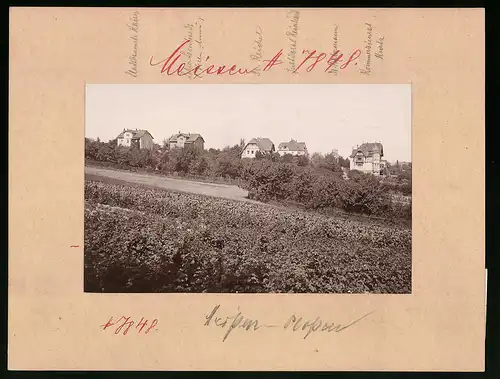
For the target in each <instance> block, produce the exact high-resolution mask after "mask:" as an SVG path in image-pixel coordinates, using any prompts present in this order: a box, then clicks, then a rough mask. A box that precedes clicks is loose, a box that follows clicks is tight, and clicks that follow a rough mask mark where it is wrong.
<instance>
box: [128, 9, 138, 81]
mask: <svg viewBox="0 0 500 379" xmlns="http://www.w3.org/2000/svg"><path fill="white" fill-rule="evenodd" d="M129 20H130V21H131V23H130V24H127V28H128V30H129V31H130V32H132V35H131V36H130V39H131V40H132V41H133V49H132V54H131V55H129V57H128V64H129V66H130V68H129V69H128V70H127V71H125V73H126V74H127V75H130V76H132V77H134V78H137V75H138V74H139V70H138V69H137V42H138V41H137V39H138V35H139V12H138V11H135V12H134V13H133V15H132V16H131V17H130V18H129Z"/></svg>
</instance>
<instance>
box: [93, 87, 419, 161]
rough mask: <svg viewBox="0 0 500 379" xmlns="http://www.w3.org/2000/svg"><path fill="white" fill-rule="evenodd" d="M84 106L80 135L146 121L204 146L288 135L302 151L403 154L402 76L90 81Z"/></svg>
mask: <svg viewBox="0 0 500 379" xmlns="http://www.w3.org/2000/svg"><path fill="white" fill-rule="evenodd" d="M85 108H86V109H85V113H86V114H85V122H86V125H85V136H86V137H90V138H97V137H99V138H100V139H101V140H102V141H105V142H106V141H108V140H110V139H113V138H116V136H117V135H118V134H119V133H120V132H121V131H122V130H123V129H124V128H125V129H146V130H148V131H149V132H150V133H151V134H152V135H153V138H154V140H155V142H157V143H159V144H161V143H162V141H163V140H164V139H165V138H168V137H170V136H171V135H172V134H174V133H177V132H179V131H181V132H186V133H200V134H201V135H202V136H203V138H204V139H205V148H206V149H209V148H211V147H213V148H223V147H224V146H226V145H234V144H237V143H239V141H240V138H244V139H245V141H247V142H248V141H249V140H250V139H251V138H253V137H268V138H270V139H271V140H272V141H273V142H274V144H275V145H276V147H277V146H278V144H279V143H280V142H285V141H289V140H290V139H291V138H293V139H295V140H298V141H300V142H302V141H303V142H305V143H306V144H307V148H308V150H309V152H310V153H313V152H321V153H328V152H330V151H332V150H333V149H338V151H339V154H340V155H342V156H344V157H346V156H348V155H349V154H350V153H351V149H352V147H353V146H354V147H356V145H357V144H361V143H363V142H381V143H382V144H383V145H384V154H385V158H386V159H387V160H388V161H395V160H400V161H411V87H410V85H406V84H383V85H374V84H355V85H354V84H319V85H318V84H311V85H309V84H307V85H304V84H300V85H295V84H281V85H267V84H237V85H236V84H214V85H212V84H198V85H196V84H180V85H171V84H92V85H87V88H86V107H85Z"/></svg>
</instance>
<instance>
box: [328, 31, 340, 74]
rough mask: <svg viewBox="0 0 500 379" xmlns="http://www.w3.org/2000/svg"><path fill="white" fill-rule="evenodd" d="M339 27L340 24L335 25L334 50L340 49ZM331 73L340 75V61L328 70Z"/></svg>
mask: <svg viewBox="0 0 500 379" xmlns="http://www.w3.org/2000/svg"><path fill="white" fill-rule="evenodd" d="M338 31H339V27H338V25H333V51H338V47H339V37H338ZM328 73H330V74H334V75H338V73H339V70H338V62H335V64H334V65H333V66H332V68H331V70H329V71H328Z"/></svg>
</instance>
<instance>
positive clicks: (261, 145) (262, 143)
mask: <svg viewBox="0 0 500 379" xmlns="http://www.w3.org/2000/svg"><path fill="white" fill-rule="evenodd" d="M258 151H259V152H261V153H262V154H265V153H273V152H275V151H276V149H275V147H274V143H273V142H272V141H271V140H270V139H269V138H261V137H259V138H252V139H251V140H250V141H249V142H248V143H247V144H246V145H245V147H244V148H243V151H242V152H241V157H242V158H255V155H256V154H257V152H258Z"/></svg>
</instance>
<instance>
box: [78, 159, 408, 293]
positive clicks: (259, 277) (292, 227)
mask: <svg viewBox="0 0 500 379" xmlns="http://www.w3.org/2000/svg"><path fill="white" fill-rule="evenodd" d="M266 167H267V166H263V167H262V168H261V169H262V170H263V173H262V175H285V174H286V170H288V169H290V167H286V166H284V167H282V168H281V170H282V171H279V172H278V173H268V172H266ZM301 175H302V176H301V182H303V183H310V185H305V186H304V187H302V188H301V189H300V190H299V191H298V192H297V196H305V197H307V196H308V193H309V191H311V190H313V184H312V182H311V181H309V182H308V180H311V179H312V177H311V173H310V172H307V171H304V172H303V173H302V174H301ZM325 190H328V187H326V189H325ZM273 191H277V192H279V189H276V188H274V189H273ZM85 289H86V290H87V291H97V292H285V293H286V292H298V293H304V292H312V293H318V292H327V293H328V292H330V293H331V292H336V293H347V292H350V293H364V292H374V293H410V292H411V230H410V229H408V228H406V227H402V226H394V225H387V224H383V223H380V222H378V221H377V222H375V221H369V220H366V219H365V220H363V221H358V220H354V219H349V218H347V219H340V218H338V217H336V218H334V217H328V216H324V215H320V214H317V213H311V212H305V211H298V210H291V209H288V208H283V207H275V206H269V205H266V204H258V203H253V202H243V201H233V200H225V199H220V198H211V197H207V196H202V195H193V194H185V193H175V192H170V191H166V190H159V189H158V190H157V189H155V190H153V189H144V188H138V187H132V186H121V185H110V184H104V183H100V182H92V181H87V182H86V183H85Z"/></svg>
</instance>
